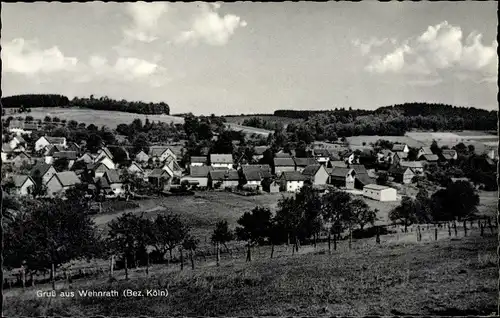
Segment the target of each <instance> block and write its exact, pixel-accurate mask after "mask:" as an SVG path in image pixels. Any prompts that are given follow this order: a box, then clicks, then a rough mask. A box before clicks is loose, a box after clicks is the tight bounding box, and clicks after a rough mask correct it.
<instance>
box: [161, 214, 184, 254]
mask: <svg viewBox="0 0 500 318" xmlns="http://www.w3.org/2000/svg"><path fill="white" fill-rule="evenodd" d="M153 223H154V232H153V233H154V245H155V247H156V249H157V250H158V251H159V252H160V253H162V255H165V254H166V252H167V251H168V252H169V254H170V259H169V260H170V261H171V260H172V251H173V250H174V249H175V248H176V247H177V246H179V245H180V244H182V242H183V240H184V239H185V238H186V236H187V235H188V234H189V227H188V226H187V225H186V224H184V222H182V220H181V219H180V217H179V216H178V215H175V214H167V215H162V214H159V215H157V216H156V219H155V220H154V222H153Z"/></svg>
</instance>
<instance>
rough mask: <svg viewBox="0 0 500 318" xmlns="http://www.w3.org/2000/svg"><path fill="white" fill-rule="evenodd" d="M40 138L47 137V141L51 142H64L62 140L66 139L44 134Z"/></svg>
mask: <svg viewBox="0 0 500 318" xmlns="http://www.w3.org/2000/svg"><path fill="white" fill-rule="evenodd" d="M42 138H45V139H47V141H48V142H49V143H51V144H64V142H65V141H66V138H64V137H49V136H45V137H42Z"/></svg>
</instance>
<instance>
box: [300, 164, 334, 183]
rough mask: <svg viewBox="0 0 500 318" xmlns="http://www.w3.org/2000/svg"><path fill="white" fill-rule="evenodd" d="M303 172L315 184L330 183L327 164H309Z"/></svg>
mask: <svg viewBox="0 0 500 318" xmlns="http://www.w3.org/2000/svg"><path fill="white" fill-rule="evenodd" d="M302 174H303V175H304V176H306V177H307V178H308V179H309V181H311V183H312V184H313V185H325V184H328V181H329V179H330V175H329V173H328V171H327V170H326V168H325V166H324V165H322V164H315V165H310V166H307V167H306V168H305V169H304V170H303V171H302Z"/></svg>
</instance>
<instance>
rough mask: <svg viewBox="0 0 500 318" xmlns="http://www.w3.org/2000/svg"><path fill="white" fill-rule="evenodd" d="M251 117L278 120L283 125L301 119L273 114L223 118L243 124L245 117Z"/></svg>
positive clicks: (233, 122)
mask: <svg viewBox="0 0 500 318" xmlns="http://www.w3.org/2000/svg"><path fill="white" fill-rule="evenodd" d="M253 117H257V118H260V119H263V120H266V121H270V122H280V123H282V124H284V125H288V124H289V123H293V122H300V121H302V119H295V118H288V117H280V116H274V115H240V116H225V117H224V118H225V119H226V121H227V122H228V123H232V124H239V125H241V124H243V121H244V120H245V119H250V118H253Z"/></svg>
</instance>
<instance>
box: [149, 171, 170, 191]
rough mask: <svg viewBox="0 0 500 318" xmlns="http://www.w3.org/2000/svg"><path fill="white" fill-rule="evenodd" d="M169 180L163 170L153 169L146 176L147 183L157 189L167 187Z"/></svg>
mask: <svg viewBox="0 0 500 318" xmlns="http://www.w3.org/2000/svg"><path fill="white" fill-rule="evenodd" d="M170 180H171V177H170V175H169V174H168V172H167V171H165V170H163V169H154V170H153V171H151V173H150V174H149V175H148V181H149V183H152V184H154V185H155V186H157V187H159V188H163V187H165V185H167V184H168V182H169V181H170Z"/></svg>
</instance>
